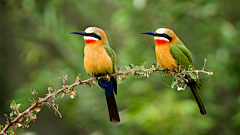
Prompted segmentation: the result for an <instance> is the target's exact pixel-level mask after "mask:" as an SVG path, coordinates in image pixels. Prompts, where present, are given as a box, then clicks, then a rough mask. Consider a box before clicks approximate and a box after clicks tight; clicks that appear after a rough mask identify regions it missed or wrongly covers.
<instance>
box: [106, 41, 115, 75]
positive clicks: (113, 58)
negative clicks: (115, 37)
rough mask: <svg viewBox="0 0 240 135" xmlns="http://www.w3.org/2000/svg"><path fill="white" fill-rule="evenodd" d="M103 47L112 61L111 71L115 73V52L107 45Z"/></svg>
mask: <svg viewBox="0 0 240 135" xmlns="http://www.w3.org/2000/svg"><path fill="white" fill-rule="evenodd" d="M104 49H105V50H106V52H107V54H108V56H110V58H111V60H112V63H113V73H116V53H115V52H114V50H113V49H112V48H111V47H110V46H108V45H104Z"/></svg>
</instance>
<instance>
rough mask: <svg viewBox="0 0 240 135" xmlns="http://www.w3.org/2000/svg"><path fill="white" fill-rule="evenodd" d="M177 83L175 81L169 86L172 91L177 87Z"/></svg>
mask: <svg viewBox="0 0 240 135" xmlns="http://www.w3.org/2000/svg"><path fill="white" fill-rule="evenodd" d="M177 83H178V81H177V80H176V81H174V82H172V84H171V88H172V89H173V88H174V86H176V85H177Z"/></svg>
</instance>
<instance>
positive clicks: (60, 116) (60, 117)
mask: <svg viewBox="0 0 240 135" xmlns="http://www.w3.org/2000/svg"><path fill="white" fill-rule="evenodd" d="M47 102H48V103H49V105H51V107H52V108H53V109H54V110H55V111H56V112H57V113H58V114H59V116H60V118H62V115H61V113H60V112H59V111H58V109H57V108H56V107H55V106H54V105H53V104H52V103H51V102H50V101H49V100H48V101H47Z"/></svg>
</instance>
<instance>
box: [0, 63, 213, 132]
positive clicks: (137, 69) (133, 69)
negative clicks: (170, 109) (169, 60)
mask: <svg viewBox="0 0 240 135" xmlns="http://www.w3.org/2000/svg"><path fill="white" fill-rule="evenodd" d="M145 63H146V62H145ZM145 63H144V65H145ZM205 64H206V60H205V63H204V66H203V68H202V70H188V71H184V72H175V71H168V70H165V69H159V68H158V67H157V66H156V65H152V68H150V69H145V68H144V65H143V66H134V65H131V64H130V65H129V66H127V67H126V68H127V71H125V72H123V71H121V70H122V62H121V67H120V70H119V71H118V72H116V73H114V74H108V75H105V76H100V77H91V78H89V79H87V80H83V81H81V80H80V78H79V77H80V75H81V74H79V75H78V77H77V79H76V81H75V83H73V84H71V85H67V84H66V80H67V78H66V77H63V78H62V79H63V84H64V86H63V88H61V89H59V90H57V91H55V92H53V93H51V90H53V89H52V88H51V87H49V88H48V95H47V96H46V97H44V98H39V97H37V93H36V92H35V93H34V98H35V99H36V100H35V101H36V102H35V103H33V104H32V105H31V106H30V107H29V108H27V109H26V110H25V111H23V112H22V113H20V112H19V110H18V108H17V107H16V105H14V107H15V110H17V117H15V118H14V119H13V120H12V119H11V117H9V116H8V115H7V114H5V117H6V118H7V120H8V121H9V122H8V123H7V124H6V125H5V127H4V128H3V129H2V130H1V131H0V135H4V134H6V133H8V132H9V131H8V129H9V128H10V127H12V126H16V125H18V124H21V125H22V126H23V127H28V126H27V125H24V123H22V120H23V116H28V115H29V118H30V119H31V120H33V121H34V119H36V117H33V116H32V111H33V110H34V109H36V108H38V106H39V105H41V104H43V103H48V104H49V105H50V106H51V107H52V108H53V109H54V110H55V111H56V112H57V113H58V114H59V116H60V117H61V118H62V115H61V113H60V112H59V111H58V109H57V108H56V107H55V106H54V104H52V103H51V102H50V101H49V99H50V98H52V97H53V98H55V99H56V95H58V94H59V93H63V94H66V93H67V91H69V90H71V91H73V90H74V88H75V87H76V86H78V85H82V84H88V85H89V86H90V87H92V85H91V84H90V82H92V81H96V80H98V79H99V78H105V79H109V77H116V76H119V75H122V78H121V79H122V80H124V79H125V78H126V77H127V76H128V75H134V76H146V77H149V74H150V73H154V72H164V73H167V74H172V75H173V76H176V75H177V76H178V77H180V78H182V79H185V78H184V77H183V75H184V74H186V73H196V74H197V77H198V73H199V72H202V73H205V74H208V75H212V74H213V72H211V71H210V72H207V71H204V68H205ZM185 81H187V80H185ZM73 96H75V93H74V94H73ZM71 97H72V95H71ZM16 127H17V126H16ZM16 127H15V128H16ZM15 128H13V127H12V129H15Z"/></svg>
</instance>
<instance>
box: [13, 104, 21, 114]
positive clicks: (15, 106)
mask: <svg viewBox="0 0 240 135" xmlns="http://www.w3.org/2000/svg"><path fill="white" fill-rule="evenodd" d="M14 107H15V109H16V110H17V113H18V115H19V114H20V112H19V110H18V108H17V106H16V104H14Z"/></svg>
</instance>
